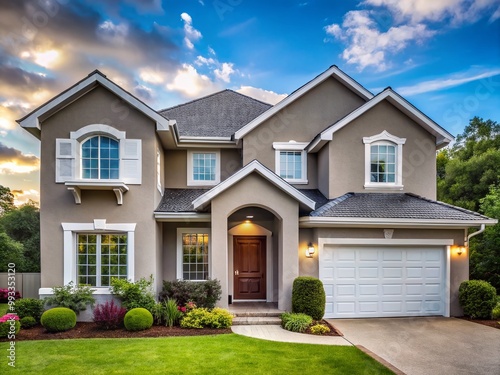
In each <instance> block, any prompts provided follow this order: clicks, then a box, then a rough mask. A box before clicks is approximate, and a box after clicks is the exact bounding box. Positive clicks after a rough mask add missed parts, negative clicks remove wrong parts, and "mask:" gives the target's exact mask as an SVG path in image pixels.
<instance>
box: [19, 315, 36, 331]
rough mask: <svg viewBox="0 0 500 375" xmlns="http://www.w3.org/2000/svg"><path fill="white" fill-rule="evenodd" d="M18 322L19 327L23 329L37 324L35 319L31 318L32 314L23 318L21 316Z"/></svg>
mask: <svg viewBox="0 0 500 375" xmlns="http://www.w3.org/2000/svg"><path fill="white" fill-rule="evenodd" d="M19 322H20V323H21V327H22V328H23V329H30V328H33V327H34V326H36V325H37V324H38V323H37V321H36V319H35V318H33V317H32V316H25V317H24V318H21V319H20V320H19Z"/></svg>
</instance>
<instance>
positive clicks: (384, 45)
mask: <svg viewBox="0 0 500 375" xmlns="http://www.w3.org/2000/svg"><path fill="white" fill-rule="evenodd" d="M325 32H326V33H327V34H329V35H332V36H334V37H335V38H336V39H339V40H341V41H343V42H345V43H346V44H347V46H348V47H347V48H346V49H345V50H344V51H343V53H342V58H343V59H344V60H346V61H347V62H348V63H349V64H355V65H357V66H358V68H359V69H360V70H363V69H365V68H366V67H368V66H373V67H375V68H376V69H377V70H378V71H384V70H387V69H388V68H389V67H390V63H389V62H388V61H387V60H388V56H387V55H388V54H395V53H397V52H398V51H401V50H403V49H405V48H406V47H407V46H408V45H409V44H410V43H419V42H422V41H424V40H426V39H428V38H430V37H431V36H432V35H434V34H435V31H432V30H429V29H427V27H426V26H425V25H424V24H416V25H401V26H393V27H391V28H390V29H388V30H387V31H385V32H382V31H380V30H379V29H378V27H377V24H376V23H375V21H374V20H373V19H372V17H371V15H370V12H369V11H366V10H362V11H358V10H355V11H350V12H348V13H347V14H346V15H345V16H344V20H343V22H342V28H341V27H340V26H339V25H337V24H332V25H328V26H326V27H325Z"/></svg>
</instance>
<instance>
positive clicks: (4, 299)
mask: <svg viewBox="0 0 500 375" xmlns="http://www.w3.org/2000/svg"><path fill="white" fill-rule="evenodd" d="M9 293H12V291H10V292H9V289H8V288H0V303H8V302H9ZM10 295H11V296H12V294H10ZM19 298H21V293H19V291H18V290H16V291H14V299H19Z"/></svg>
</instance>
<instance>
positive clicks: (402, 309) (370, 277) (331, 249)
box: [319, 245, 446, 318]
mask: <svg viewBox="0 0 500 375" xmlns="http://www.w3.org/2000/svg"><path fill="white" fill-rule="evenodd" d="M445 272H446V267H445V250H444V248H443V247H418V248H416V247H367V246H364V247H361V246H356V247H354V246H332V245H325V247H324V249H323V251H322V252H321V256H320V267H319V277H320V279H321V281H322V282H323V285H324V288H325V292H326V311H325V317H327V318H362V317H390V316H425V315H444V314H445Z"/></svg>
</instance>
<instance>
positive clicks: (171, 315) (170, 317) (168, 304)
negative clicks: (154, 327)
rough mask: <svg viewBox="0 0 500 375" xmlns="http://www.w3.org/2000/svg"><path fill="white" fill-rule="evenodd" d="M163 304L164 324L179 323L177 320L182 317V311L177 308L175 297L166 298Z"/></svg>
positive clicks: (171, 325)
mask: <svg viewBox="0 0 500 375" xmlns="http://www.w3.org/2000/svg"><path fill="white" fill-rule="evenodd" d="M163 306H164V311H165V325H167V326H169V327H173V326H174V325H177V324H179V321H180V320H181V318H182V311H181V310H179V306H178V305H177V301H176V300H175V299H171V298H168V299H167V300H166V301H165V302H163Z"/></svg>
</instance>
